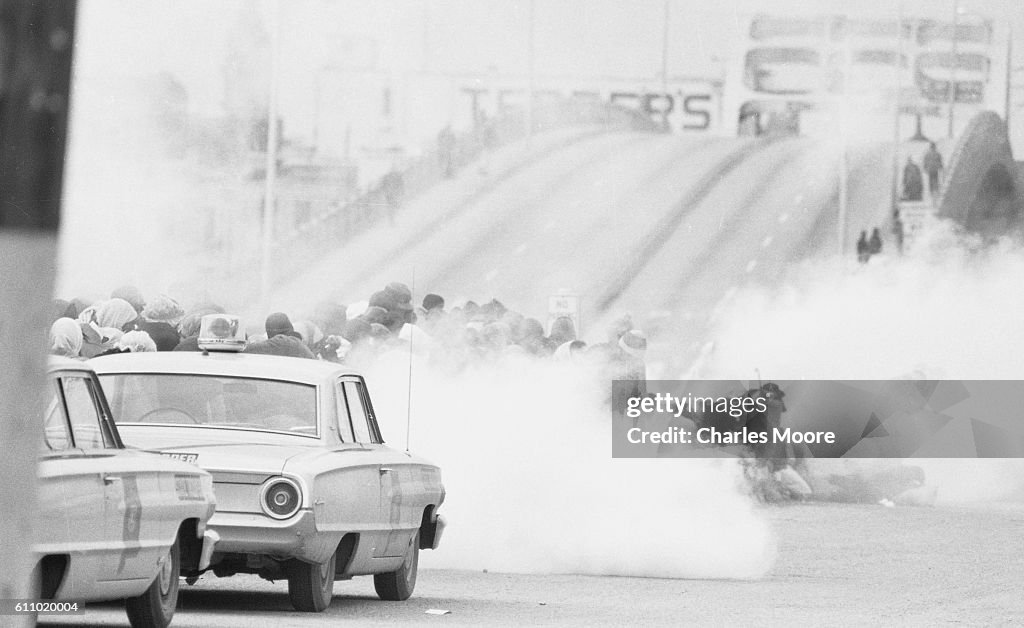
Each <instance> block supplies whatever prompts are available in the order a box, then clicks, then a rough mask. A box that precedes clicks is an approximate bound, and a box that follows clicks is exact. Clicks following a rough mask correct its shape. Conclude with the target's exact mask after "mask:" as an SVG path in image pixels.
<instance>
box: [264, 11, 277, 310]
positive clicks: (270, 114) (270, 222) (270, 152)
mask: <svg viewBox="0 0 1024 628" xmlns="http://www.w3.org/2000/svg"><path fill="white" fill-rule="evenodd" d="M272 14H273V19H274V29H273V35H272V41H271V51H270V98H269V103H268V105H267V161H266V171H267V172H266V177H265V179H264V186H263V234H262V236H263V237H262V247H261V248H262V250H261V252H260V302H261V303H262V305H263V307H264V308H267V307H269V305H270V286H271V282H272V277H271V273H272V265H271V260H270V258H271V255H272V253H273V246H274V203H275V200H274V184H275V183H276V181H277V144H278V137H277V82H278V73H279V72H280V67H279V66H280V57H281V4H280V1H279V0H274V4H273V5H272Z"/></svg>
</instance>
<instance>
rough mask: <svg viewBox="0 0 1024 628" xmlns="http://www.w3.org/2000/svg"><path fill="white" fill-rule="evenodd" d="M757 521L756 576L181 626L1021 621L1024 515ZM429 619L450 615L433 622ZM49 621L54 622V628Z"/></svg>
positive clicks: (474, 577) (495, 589)
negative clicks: (765, 565) (765, 540)
mask: <svg viewBox="0 0 1024 628" xmlns="http://www.w3.org/2000/svg"><path fill="white" fill-rule="evenodd" d="M762 514H764V515H765V516H766V517H768V518H769V520H770V521H771V525H772V528H773V530H774V533H775V535H776V538H777V543H778V558H777V561H776V564H775V566H774V568H773V569H772V571H771V572H770V573H769V574H768V575H767V576H766V577H764V578H763V579H759V580H751V581H741V580H672V579H655V578H611V577H600V576H573V575H513V574H498V573H483V572H475V571H474V572H470V571H453V570H423V571H421V573H420V581H419V584H418V585H417V589H416V594H415V595H414V597H413V598H412V599H411V600H409V601H407V602H401V603H384V602H380V601H378V600H377V599H376V598H374V597H373V586H372V582H371V581H370V580H368V579H366V578H360V579H356V580H353V581H351V582H339V583H337V584H336V588H335V591H336V594H335V598H334V602H333V604H332V605H331V606H330V608H328V609H327V611H326V612H324V613H323V614H319V615H306V614H300V613H295V612H293V611H292V610H291V609H290V607H289V604H288V596H287V593H286V585H284V584H283V583H276V584H271V583H268V582H264V581H261V580H259V579H258V578H255V577H235V578H229V579H222V580H218V579H216V578H211V579H209V580H207V579H203V580H201V581H200V583H199V584H198V585H196V586H195V587H193V588H185V589H184V593H183V594H182V596H181V610H179V612H178V614H177V615H176V616H175V621H174V624H173V625H174V626H178V627H190V626H191V627H197V628H198V627H210V628H216V627H220V626H223V627H235V626H237V627H244V628H251V627H252V626H264V625H273V626H277V627H279V628H285V627H288V626H334V625H339V624H345V625H360V626H367V625H390V624H423V625H435V626H450V625H472V626H477V625H553V624H559V625H580V626H589V625H669V624H674V625H678V624H680V623H700V624H713V625H741V624H752V623H756V624H761V625H810V626H817V625H873V626H875V625H893V624H901V625H919V626H935V625H938V624H946V623H959V624H967V625H1008V624H1021V623H1024V601H1022V598H1021V590H1020V587H1021V583H1022V582H1024V553H1022V552H1021V538H1022V533H1024V505H1020V504H1018V505H1016V506H1015V507H1006V508H993V507H989V508H987V509H984V510H982V509H967V508H951V507H946V508H899V507H897V508H883V507H881V506H873V505H871V506H868V505H835V504H810V505H789V506H779V507H767V508H764V509H762ZM679 533H680V534H686V531H685V530H680V531H679ZM693 542H694V543H700V542H701V539H693ZM721 550H722V551H723V552H728V551H729V548H728V547H723V548H721ZM440 551H444V550H443V549H441V550H440ZM428 609H444V610H449V611H451V613H450V614H449V615H444V616H432V615H428V614H426V611H427V610H428ZM41 624H42V625H59V624H58V623H57V622H54V621H53V620H49V619H48V620H44V621H43V622H41ZM71 625H76V626H124V625H127V621H126V619H125V618H124V614H123V611H122V610H121V609H120V608H118V607H116V606H113V605H109V604H108V605H98V606H90V607H89V608H88V610H87V613H86V615H84V616H81V617H75V618H73V622H71Z"/></svg>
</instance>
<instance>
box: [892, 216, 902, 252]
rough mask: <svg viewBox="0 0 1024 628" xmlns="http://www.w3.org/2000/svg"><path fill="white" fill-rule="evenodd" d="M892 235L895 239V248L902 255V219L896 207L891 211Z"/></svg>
mask: <svg viewBox="0 0 1024 628" xmlns="http://www.w3.org/2000/svg"><path fill="white" fill-rule="evenodd" d="M892 235H893V238H894V239H895V240H896V250H897V251H898V252H899V254H900V255H903V220H901V219H900V210H898V209H897V210H894V211H893V212H892Z"/></svg>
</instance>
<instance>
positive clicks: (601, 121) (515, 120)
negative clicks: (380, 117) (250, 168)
mask: <svg viewBox="0 0 1024 628" xmlns="http://www.w3.org/2000/svg"><path fill="white" fill-rule="evenodd" d="M492 124H493V125H494V126H493V135H492V136H491V146H486V145H485V136H484V134H485V132H489V131H487V130H486V129H485V127H484V126H482V125H481V126H478V127H477V128H474V129H473V130H471V131H467V132H463V133H456V138H455V146H454V150H453V154H452V158H453V163H454V166H455V169H456V170H458V169H461V168H464V167H465V166H466V165H467V164H469V163H471V162H473V161H475V160H477V159H478V158H480V156H481V155H482V154H483V152H484V151H485V150H491V149H496V148H499V147H501V146H503V145H507V144H510V143H512V142H515V141H519V140H522V139H523V138H525V136H526V122H525V113H524V112H515V113H511V114H508V115H505V116H502V117H499V118H496V119H495V120H494V121H493V122H492ZM532 126H533V132H534V133H541V132H544V131H551V130H556V129H562V128H570V127H592V128H598V129H601V130H606V131H617V130H623V131H624V130H632V131H645V132H660V131H661V130H662V127H661V125H660V124H659V123H658V122H656V121H654V120H652V119H651V118H650V117H648V116H646V115H645V114H643V113H641V112H639V111H636V110H634V109H630V108H627V107H623V106H619V105H612V104H608V103H601V102H596V101H589V100H576V99H563V100H558V101H549V102H546V103H543V104H539V105H537V106H535V110H534V112H533V125H532ZM401 172H402V179H403V184H404V185H403V187H404V198H405V199H410V198H413V197H415V196H417V195H419V194H422V193H423V192H425V191H426V190H427V189H429V188H431V187H433V186H434V185H436V184H437V183H439V182H440V181H441V180H443V178H444V176H445V173H444V172H443V168H442V165H441V159H440V154H439V149H436V148H435V149H433V150H430V151H426V152H425V153H424V154H423V155H421V156H420V157H418V158H416V159H413V160H412V161H410V162H409V163H408V164H407V165H406V167H405V168H404V169H403V170H402V171H401ZM395 211H396V213H400V212H401V211H402V209H401V207H399V208H397V209H396V210H395ZM388 220H389V211H388V203H387V199H386V196H385V192H384V182H383V179H381V180H379V181H377V182H376V183H374V184H372V185H371V186H369V188H368V189H366V190H365V191H364V192H363V193H362V194H360V195H359V196H357V197H355V198H353V199H351V200H349V201H347V202H339V203H336V204H335V207H334V209H332V210H330V211H327V212H323V213H321V214H319V215H315V216H311V217H310V220H308V221H307V222H304V223H302V224H300V225H297V226H296V228H295V229H294V230H292V231H290V232H288V233H283V234H279V235H278V236H277V237H275V239H274V244H273V247H272V251H271V260H270V268H272V269H273V277H272V281H273V282H275V283H276V282H278V281H280V280H281V279H284V278H287V277H290V276H294V273H295V272H296V271H298V270H299V269H302V268H305V267H307V266H308V265H309V264H311V263H313V262H315V261H316V260H318V259H320V258H322V257H324V256H325V255H327V254H329V253H330V252H331V251H332V250H334V249H336V248H337V247H338V246H341V245H343V244H345V243H346V242H348V241H350V240H351V239H352V238H354V237H356V236H358V235H359V234H361V233H363V232H365V231H367V230H368V229H370V228H371V227H374V226H375V225H378V224H380V223H382V222H387V221H388ZM258 261H259V253H258V252H256V251H254V255H253V257H252V258H251V259H249V260H246V262H245V263H243V264H242V265H241V266H242V267H243V268H245V269H251V268H254V267H256V266H255V265H256V264H257V262H258Z"/></svg>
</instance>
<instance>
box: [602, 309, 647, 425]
mask: <svg viewBox="0 0 1024 628" xmlns="http://www.w3.org/2000/svg"><path fill="white" fill-rule="evenodd" d="M616 347H617V349H618V351H617V353H616V354H615V355H614V357H613V358H612V360H611V363H610V365H609V366H610V368H611V372H612V379H613V380H628V382H629V383H628V384H627V385H625V386H620V387H617V388H615V389H614V390H616V392H617V393H618V394H617V395H616V396H614V397H613V398H612V409H613V410H616V411H621V410H623V409H624V408H625V407H626V403H627V400H628V399H629V398H631V397H637V398H643V397H646V396H647V364H646V363H645V362H644V356H645V355H646V354H647V336H645V335H644V333H643V332H642V331H640V330H639V329H632V330H630V331H627V332H626V333H624V334H622V336H621V337H619V340H618V342H617V343H616ZM633 425H634V426H635V425H636V419H634V422H633Z"/></svg>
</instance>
